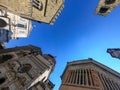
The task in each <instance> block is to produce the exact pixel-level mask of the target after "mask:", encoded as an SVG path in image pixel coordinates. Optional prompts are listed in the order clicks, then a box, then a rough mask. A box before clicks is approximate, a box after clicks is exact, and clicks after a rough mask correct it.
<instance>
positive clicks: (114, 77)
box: [59, 58, 120, 90]
mask: <svg viewBox="0 0 120 90" xmlns="http://www.w3.org/2000/svg"><path fill="white" fill-rule="evenodd" d="M61 79H62V84H61V86H60V88H59V89H60V90H120V74H119V73H117V72H116V71H114V70H112V69H110V68H108V67H106V66H104V65H103V64H100V63H98V62H96V61H94V60H93V59H91V58H89V59H86V60H78V61H73V62H69V63H67V66H66V68H65V70H64V72H63V74H62V76H61Z"/></svg>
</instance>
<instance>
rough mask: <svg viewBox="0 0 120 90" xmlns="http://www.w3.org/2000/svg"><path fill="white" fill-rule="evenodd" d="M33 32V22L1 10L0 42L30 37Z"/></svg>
mask: <svg viewBox="0 0 120 90" xmlns="http://www.w3.org/2000/svg"><path fill="white" fill-rule="evenodd" d="M31 30H32V23H31V20H28V19H25V18H22V17H20V16H18V15H15V14H13V13H10V12H6V11H5V10H2V9H0V42H8V41H9V40H10V39H18V38H25V37H28V36H29V34H30V32H31Z"/></svg>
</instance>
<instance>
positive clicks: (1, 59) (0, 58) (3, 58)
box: [0, 55, 13, 63]
mask: <svg viewBox="0 0 120 90" xmlns="http://www.w3.org/2000/svg"><path fill="white" fill-rule="evenodd" d="M12 58H13V56H12V55H2V56H0V63H4V62H5V61H8V60H9V59H12Z"/></svg>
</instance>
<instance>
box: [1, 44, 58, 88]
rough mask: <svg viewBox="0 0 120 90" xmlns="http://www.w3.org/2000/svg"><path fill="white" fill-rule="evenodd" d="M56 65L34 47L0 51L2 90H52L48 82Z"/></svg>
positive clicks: (51, 58) (50, 57) (51, 59)
mask: <svg viewBox="0 0 120 90" xmlns="http://www.w3.org/2000/svg"><path fill="white" fill-rule="evenodd" d="M55 63H56V60H55V58H54V57H53V56H51V55H50V54H42V52H41V49H40V48H38V47H35V46H32V45H28V46H21V47H15V48H8V49H0V90H52V89H51V88H53V87H54V85H53V84H49V83H47V82H48V81H49V80H48V78H49V76H50V74H51V72H52V71H53V69H54V66H55ZM41 83H42V84H41ZM47 84H48V85H47ZM45 85H46V86H45ZM43 86H44V87H43ZM50 86H51V87H50ZM49 87H50V88H49ZM44 88H48V89H44Z"/></svg>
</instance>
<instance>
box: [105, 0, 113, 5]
mask: <svg viewBox="0 0 120 90" xmlns="http://www.w3.org/2000/svg"><path fill="white" fill-rule="evenodd" d="M114 2H115V0H105V4H113V3H114Z"/></svg>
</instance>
